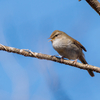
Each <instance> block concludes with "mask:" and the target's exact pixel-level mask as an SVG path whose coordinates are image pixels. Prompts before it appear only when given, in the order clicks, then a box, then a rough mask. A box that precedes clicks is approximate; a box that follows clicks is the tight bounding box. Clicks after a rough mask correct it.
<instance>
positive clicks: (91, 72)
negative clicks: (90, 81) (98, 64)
mask: <svg viewBox="0 0 100 100" xmlns="http://www.w3.org/2000/svg"><path fill="white" fill-rule="evenodd" d="M79 60H80V61H81V62H82V63H83V64H88V63H87V62H86V60H85V58H84V56H83V55H82V56H80V58H79ZM87 71H88V73H89V74H90V76H91V77H93V76H94V73H93V71H92V70H90V69H88V70H87Z"/></svg>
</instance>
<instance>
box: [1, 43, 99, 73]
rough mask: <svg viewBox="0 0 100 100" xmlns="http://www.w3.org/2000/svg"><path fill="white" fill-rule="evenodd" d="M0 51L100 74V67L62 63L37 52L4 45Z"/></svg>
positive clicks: (66, 61) (59, 59) (65, 61)
mask: <svg viewBox="0 0 100 100" xmlns="http://www.w3.org/2000/svg"><path fill="white" fill-rule="evenodd" d="M0 50H3V51H7V52H12V53H17V54H20V55H24V56H28V57H35V58H38V59H46V60H51V61H55V62H58V63H62V64H66V65H70V66H74V67H77V68H80V69H84V70H87V69H91V70H92V71H95V72H98V73H100V68H99V67H96V66H92V65H88V64H82V63H78V62H77V63H76V64H75V63H73V61H70V60H63V61H61V58H58V57H55V56H52V55H47V54H42V53H36V52H32V51H31V52H30V50H28V51H26V50H25V49H17V48H13V47H8V46H4V45H1V44H0Z"/></svg>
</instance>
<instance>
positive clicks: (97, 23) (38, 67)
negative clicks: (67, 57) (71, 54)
mask: <svg viewBox="0 0 100 100" xmlns="http://www.w3.org/2000/svg"><path fill="white" fill-rule="evenodd" d="M54 30H61V31H64V32H66V33H67V34H69V35H70V36H72V37H73V38H75V39H77V40H78V41H80V42H81V43H82V44H83V45H84V46H85V48H86V49H87V52H84V53H85V58H86V60H87V62H88V63H89V64H91V65H95V66H98V67H100V16H99V15H98V14H97V13H96V12H95V11H94V10H93V9H92V8H91V7H90V6H89V5H88V4H87V2H86V1H85V0H82V1H81V2H78V0H0V44H3V45H6V46H11V47H15V48H19V49H29V50H32V51H33V52H38V53H44V54H50V55H56V54H57V52H56V51H55V50H54V49H53V47H52V45H51V43H50V42H48V39H47V38H49V36H50V35H51V33H52V32H53V31H54ZM78 62H79V61H78ZM94 73H95V72H94ZM0 100H100V74H99V73H95V77H93V78H92V77H90V76H89V74H88V72H87V71H86V70H82V69H78V68H74V67H71V66H68V65H63V64H59V63H56V62H52V61H47V60H40V59H36V58H31V57H24V56H22V55H18V54H14V53H8V52H5V51H0Z"/></svg>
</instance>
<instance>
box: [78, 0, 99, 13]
mask: <svg viewBox="0 0 100 100" xmlns="http://www.w3.org/2000/svg"><path fill="white" fill-rule="evenodd" d="M79 1H81V0H79ZM86 2H87V3H88V4H89V5H90V6H91V7H92V8H93V9H94V10H95V11H96V12H97V13H98V14H99V15H100V3H99V1H98V0H86Z"/></svg>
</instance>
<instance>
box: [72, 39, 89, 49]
mask: <svg viewBox="0 0 100 100" xmlns="http://www.w3.org/2000/svg"><path fill="white" fill-rule="evenodd" d="M74 44H75V45H76V46H77V47H81V48H82V49H83V50H84V51H87V50H86V49H85V47H84V46H83V45H82V44H81V43H80V42H78V41H77V40H74Z"/></svg>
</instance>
